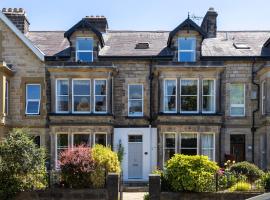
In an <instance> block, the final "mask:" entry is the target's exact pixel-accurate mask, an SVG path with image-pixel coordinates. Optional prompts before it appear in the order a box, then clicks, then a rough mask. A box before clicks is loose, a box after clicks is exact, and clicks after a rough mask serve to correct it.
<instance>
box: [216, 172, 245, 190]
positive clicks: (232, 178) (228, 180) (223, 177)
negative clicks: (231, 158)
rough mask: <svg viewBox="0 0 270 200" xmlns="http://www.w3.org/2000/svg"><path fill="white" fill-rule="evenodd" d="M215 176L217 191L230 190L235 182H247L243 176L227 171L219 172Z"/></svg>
mask: <svg viewBox="0 0 270 200" xmlns="http://www.w3.org/2000/svg"><path fill="white" fill-rule="evenodd" d="M217 175H218V188H219V190H224V189H227V188H230V187H232V186H233V185H235V184H236V183H237V182H241V181H247V177H246V176H245V175H242V174H236V173H234V172H230V171H229V170H224V171H223V170H219V172H218V174H217Z"/></svg>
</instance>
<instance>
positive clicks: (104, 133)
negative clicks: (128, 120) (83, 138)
mask: <svg viewBox="0 0 270 200" xmlns="http://www.w3.org/2000/svg"><path fill="white" fill-rule="evenodd" d="M96 135H105V138H106V147H107V146H108V134H107V133H106V132H96V133H94V141H93V144H94V145H96Z"/></svg>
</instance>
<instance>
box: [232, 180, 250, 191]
mask: <svg viewBox="0 0 270 200" xmlns="http://www.w3.org/2000/svg"><path fill="white" fill-rule="evenodd" d="M249 190H251V184H250V183H247V182H244V181H241V182H238V183H236V184H235V185H233V186H232V187H231V188H230V189H229V191H230V192H234V191H249Z"/></svg>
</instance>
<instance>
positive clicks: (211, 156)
mask: <svg viewBox="0 0 270 200" xmlns="http://www.w3.org/2000/svg"><path fill="white" fill-rule="evenodd" d="M202 155H204V156H208V158H209V160H214V150H213V149H202Z"/></svg>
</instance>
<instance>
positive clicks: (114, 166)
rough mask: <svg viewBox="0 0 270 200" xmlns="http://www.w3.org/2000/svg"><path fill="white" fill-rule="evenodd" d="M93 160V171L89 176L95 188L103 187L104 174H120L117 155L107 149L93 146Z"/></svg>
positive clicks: (101, 146)
mask: <svg viewBox="0 0 270 200" xmlns="http://www.w3.org/2000/svg"><path fill="white" fill-rule="evenodd" d="M92 153H93V159H94V161H95V171H94V172H93V173H92V175H91V179H92V181H93V186H94V187H95V188H100V187H103V186H104V184H105V177H106V174H108V173H109V172H114V173H120V163H119V160H118V156H117V153H115V152H113V151H112V150H111V149H110V148H109V147H104V146H103V145H95V146H94V148H93V149H92Z"/></svg>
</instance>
